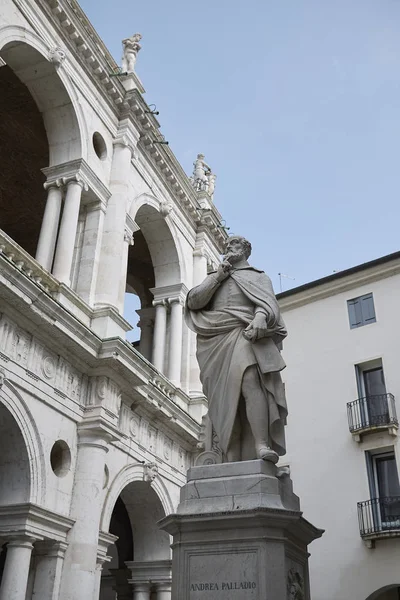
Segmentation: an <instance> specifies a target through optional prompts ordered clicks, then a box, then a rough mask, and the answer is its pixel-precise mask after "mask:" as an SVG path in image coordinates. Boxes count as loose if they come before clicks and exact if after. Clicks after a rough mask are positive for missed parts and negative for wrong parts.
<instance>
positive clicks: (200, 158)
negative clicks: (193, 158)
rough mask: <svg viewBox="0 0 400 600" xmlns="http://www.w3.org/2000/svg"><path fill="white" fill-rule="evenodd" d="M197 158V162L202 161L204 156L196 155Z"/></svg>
mask: <svg viewBox="0 0 400 600" xmlns="http://www.w3.org/2000/svg"><path fill="white" fill-rule="evenodd" d="M197 158H198V160H204V158H205V156H204V154H198V155H197Z"/></svg>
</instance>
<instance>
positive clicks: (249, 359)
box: [185, 235, 287, 463]
mask: <svg viewBox="0 0 400 600" xmlns="http://www.w3.org/2000/svg"><path fill="white" fill-rule="evenodd" d="M250 253H251V244H250V242H248V241H247V240H246V239H245V238H243V237H241V236H236V235H235V236H231V237H230V238H229V239H228V242H227V244H226V254H225V257H224V260H223V261H222V263H221V264H220V265H219V267H218V269H217V270H216V271H215V272H213V273H210V274H209V275H208V276H207V277H206V279H205V280H204V281H203V283H201V284H200V285H198V286H197V287H194V288H193V289H191V290H190V292H189V294H188V296H187V301H186V309H185V315H186V321H187V324H188V326H189V327H190V329H192V330H193V331H195V332H196V334H197V359H198V362H199V365H200V377H201V381H202V384H203V390H204V393H205V395H206V396H207V398H208V402H209V417H210V419H211V422H212V425H213V427H214V430H215V432H216V434H217V436H218V439H219V443H220V446H221V449H222V452H223V454H224V460H226V461H228V462H232V461H240V460H253V459H255V458H262V459H264V460H268V461H271V462H273V463H276V462H277V461H278V458H279V456H281V455H283V454H285V452H286V449H285V436H284V424H285V420H286V416H287V408H286V399H285V391H284V387H283V384H282V379H281V375H280V371H281V370H282V369H283V368H284V367H285V363H284V361H283V358H282V356H281V353H280V351H279V346H280V343H281V342H282V340H283V339H284V338H285V337H286V335H287V333H286V329H285V324H284V322H283V320H282V318H281V316H280V310H279V306H278V302H277V300H276V297H275V294H274V291H273V288H272V283H271V280H270V279H269V277H268V276H267V275H266V274H265V273H264V272H263V271H260V270H258V269H255V268H254V267H251V266H250V265H249V263H248V258H249V256H250Z"/></svg>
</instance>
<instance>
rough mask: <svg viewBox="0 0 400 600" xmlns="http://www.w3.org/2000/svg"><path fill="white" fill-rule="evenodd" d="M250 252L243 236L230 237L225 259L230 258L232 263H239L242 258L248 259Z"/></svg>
mask: <svg viewBox="0 0 400 600" xmlns="http://www.w3.org/2000/svg"><path fill="white" fill-rule="evenodd" d="M247 258H248V254H247V252H246V248H245V246H244V244H243V238H240V237H232V238H229V240H228V242H227V244H226V248H225V259H226V260H229V262H230V263H231V264H234V263H237V262H239V261H240V260H243V259H247Z"/></svg>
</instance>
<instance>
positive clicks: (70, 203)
mask: <svg viewBox="0 0 400 600" xmlns="http://www.w3.org/2000/svg"><path fill="white" fill-rule="evenodd" d="M63 182H64V184H65V185H66V186H67V192H66V194H65V200H64V209H63V213H62V217H61V225H60V231H59V234H58V241H57V249H56V255H55V258H54V266H53V275H54V277H56V279H59V280H60V281H61V282H62V283H65V284H66V285H70V283H71V267H72V259H73V256H74V247H75V238H76V229H77V225H78V218H79V209H80V205H81V195H82V189H83V188H85V189H87V186H86V184H85V183H84V182H83V181H82V180H81V179H80V177H79V176H78V175H76V176H75V177H71V178H70V179H65V178H64V179H63Z"/></svg>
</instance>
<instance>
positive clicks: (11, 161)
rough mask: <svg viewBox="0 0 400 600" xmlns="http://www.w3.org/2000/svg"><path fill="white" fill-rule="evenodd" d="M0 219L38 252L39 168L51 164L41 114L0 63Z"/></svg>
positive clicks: (42, 203) (7, 230)
mask: <svg viewBox="0 0 400 600" xmlns="http://www.w3.org/2000/svg"><path fill="white" fill-rule="evenodd" d="M0 139H1V144H0V161H1V175H0V224H1V228H2V229H3V231H5V233H7V235H9V236H10V237H11V238H12V239H13V240H14V241H15V242H17V244H19V245H20V246H22V248H24V250H26V251H27V252H28V253H29V254H31V255H32V256H34V255H35V252H36V246H37V242H38V239H39V232H40V226H41V223H42V218H43V213H44V208H45V203H46V192H45V190H44V189H43V183H44V182H45V176H44V175H43V173H42V172H41V169H43V168H44V167H47V166H48V164H49V144H48V140H47V135H46V130H45V127H44V123H43V118H42V115H41V113H40V111H39V109H38V107H37V105H36V103H35V101H34V100H33V98H32V96H31V94H30V92H29V90H28V88H27V86H26V85H25V84H24V83H22V81H20V79H18V77H17V76H16V74H15V73H14V71H13V70H12V69H11V68H10V67H9V66H8V65H4V66H2V67H1V68H0Z"/></svg>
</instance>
